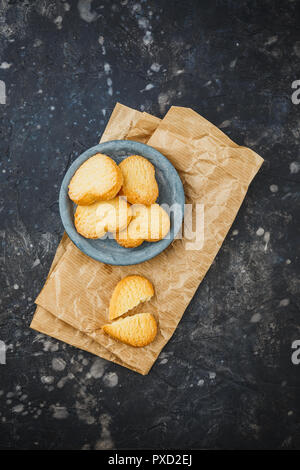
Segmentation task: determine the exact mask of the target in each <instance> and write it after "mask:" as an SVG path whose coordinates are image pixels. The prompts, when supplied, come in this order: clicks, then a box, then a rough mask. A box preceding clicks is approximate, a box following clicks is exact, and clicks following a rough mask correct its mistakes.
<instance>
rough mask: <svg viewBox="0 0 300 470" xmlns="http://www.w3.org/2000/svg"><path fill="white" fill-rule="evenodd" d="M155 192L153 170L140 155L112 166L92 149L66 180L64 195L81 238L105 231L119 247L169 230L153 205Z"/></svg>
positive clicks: (167, 220) (163, 214) (163, 213)
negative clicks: (72, 205)
mask: <svg viewBox="0 0 300 470" xmlns="http://www.w3.org/2000/svg"><path fill="white" fill-rule="evenodd" d="M158 193H159V191H158V185H157V182H156V179H155V168H154V166H153V165H152V163H150V162H149V161H148V160H147V159H146V158H144V157H142V156H140V155H132V156H130V157H127V158H125V159H124V160H123V161H122V162H121V163H120V165H119V166H118V165H117V164H116V163H115V162H114V160H112V159H111V158H110V157H108V156H107V155H103V154H101V153H97V154H96V155H93V156H92V157H91V158H89V159H88V160H86V161H85V162H84V163H83V164H82V165H81V166H80V168H78V170H77V171H76V172H75V174H74V176H73V178H72V179H71V181H70V184H69V197H70V199H72V201H73V202H75V204H77V209H76V212H75V227H76V230H77V231H78V233H80V235H82V236H83V237H85V238H101V237H103V236H104V235H105V234H106V232H111V233H113V234H114V238H115V240H116V241H117V243H119V245H121V246H123V247H125V248H134V247H137V246H139V245H141V244H142V243H143V242H144V241H148V242H156V241H158V240H161V239H162V238H164V237H165V236H166V235H167V234H168V232H169V230H170V218H169V215H168V214H167V212H166V211H165V210H164V209H163V208H162V207H160V206H159V205H158V204H156V203H155V201H156V200H157V198H158ZM131 204H132V205H131Z"/></svg>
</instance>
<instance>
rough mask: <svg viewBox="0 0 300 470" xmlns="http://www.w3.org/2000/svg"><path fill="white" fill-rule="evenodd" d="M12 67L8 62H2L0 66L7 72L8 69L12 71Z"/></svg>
mask: <svg viewBox="0 0 300 470" xmlns="http://www.w3.org/2000/svg"><path fill="white" fill-rule="evenodd" d="M11 66H12V64H9V63H8V62H2V63H1V64H0V69H2V70H7V69H10V67H11Z"/></svg>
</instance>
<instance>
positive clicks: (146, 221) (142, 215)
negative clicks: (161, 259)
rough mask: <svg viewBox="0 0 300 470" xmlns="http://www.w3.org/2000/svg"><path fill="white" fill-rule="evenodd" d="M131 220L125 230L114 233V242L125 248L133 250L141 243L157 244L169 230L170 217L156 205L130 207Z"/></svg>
mask: <svg viewBox="0 0 300 470" xmlns="http://www.w3.org/2000/svg"><path fill="white" fill-rule="evenodd" d="M131 211H132V219H131V222H130V223H129V225H128V227H127V228H125V230H119V231H118V232H116V241H117V242H118V243H119V245H121V246H124V247H125V248H134V247H137V246H139V245H141V244H142V243H143V241H145V240H146V241H148V242H157V241H159V240H161V239H162V238H164V237H165V236H166V235H167V234H168V232H169V230H170V217H169V215H168V214H167V212H166V211H165V210H164V209H163V208H162V207H160V206H159V205H158V204H152V205H151V206H144V205H142V204H134V205H133V206H131Z"/></svg>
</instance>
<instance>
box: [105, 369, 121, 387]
mask: <svg viewBox="0 0 300 470" xmlns="http://www.w3.org/2000/svg"><path fill="white" fill-rule="evenodd" d="M118 381H119V379H118V376H117V374H116V373H115V372H107V373H106V374H105V375H104V377H103V383H104V385H106V386H107V387H109V388H113V387H115V386H116V385H118Z"/></svg>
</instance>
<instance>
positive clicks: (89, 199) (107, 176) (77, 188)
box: [69, 153, 123, 206]
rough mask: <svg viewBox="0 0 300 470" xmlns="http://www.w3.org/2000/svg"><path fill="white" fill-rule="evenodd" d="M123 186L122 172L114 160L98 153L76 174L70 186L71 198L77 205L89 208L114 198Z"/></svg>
mask: <svg viewBox="0 0 300 470" xmlns="http://www.w3.org/2000/svg"><path fill="white" fill-rule="evenodd" d="M122 184H123V176H122V172H121V170H120V168H119V167H118V165H117V164H116V163H115V162H114V160H112V159H111V158H110V157H108V156H107V155H103V154H102V153H97V154H96V155H93V156H92V157H91V158H89V159H88V160H86V161H85V162H84V163H83V164H82V165H81V166H80V167H79V168H78V170H77V171H76V172H75V174H74V176H73V178H72V179H71V181H70V184H69V197H70V199H72V201H73V202H75V204H78V205H80V206H87V205H89V204H93V203H94V202H96V201H107V200H109V199H112V198H114V197H115V196H116V195H117V194H118V192H119V191H120V189H121V186H122Z"/></svg>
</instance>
